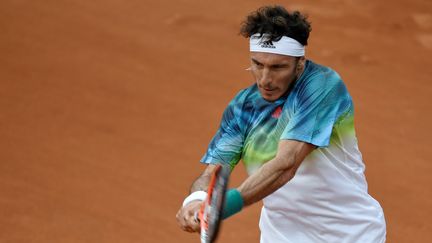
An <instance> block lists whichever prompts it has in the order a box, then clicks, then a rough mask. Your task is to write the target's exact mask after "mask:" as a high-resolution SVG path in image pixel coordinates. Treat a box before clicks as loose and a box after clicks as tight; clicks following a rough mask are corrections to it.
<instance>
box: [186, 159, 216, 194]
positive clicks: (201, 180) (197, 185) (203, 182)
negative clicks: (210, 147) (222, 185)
mask: <svg viewBox="0 0 432 243" xmlns="http://www.w3.org/2000/svg"><path fill="white" fill-rule="evenodd" d="M215 168H216V165H212V164H209V165H207V168H206V169H205V170H204V172H203V173H202V174H201V175H200V176H199V177H198V178H197V179H196V180H195V181H194V182H193V183H192V186H191V188H190V193H192V192H196V191H207V187H208V184H209V181H210V177H211V175H212V173H213V171H214V169H215Z"/></svg>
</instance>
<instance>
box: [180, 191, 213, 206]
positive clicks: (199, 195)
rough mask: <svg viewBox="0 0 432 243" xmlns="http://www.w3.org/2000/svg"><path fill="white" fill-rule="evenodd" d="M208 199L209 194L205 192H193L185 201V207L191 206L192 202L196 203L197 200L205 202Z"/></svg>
mask: <svg viewBox="0 0 432 243" xmlns="http://www.w3.org/2000/svg"><path fill="white" fill-rule="evenodd" d="M206 197H207V192H205V191H195V192H192V193H191V194H190V195H189V196H187V197H186V198H185V200H184V201H183V207H184V206H186V205H187V204H189V203H190V202H192V201H196V200H199V201H204V200H205V198H206Z"/></svg>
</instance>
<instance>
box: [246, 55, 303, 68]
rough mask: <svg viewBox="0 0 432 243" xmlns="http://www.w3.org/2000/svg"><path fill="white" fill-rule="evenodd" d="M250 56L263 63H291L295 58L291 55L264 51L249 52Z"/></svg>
mask: <svg viewBox="0 0 432 243" xmlns="http://www.w3.org/2000/svg"><path fill="white" fill-rule="evenodd" d="M250 57H251V59H253V60H255V61H258V62H259V63H261V64H264V65H275V64H293V63H295V60H296V58H295V57H292V56H286V55H281V54H274V53H266V52H250Z"/></svg>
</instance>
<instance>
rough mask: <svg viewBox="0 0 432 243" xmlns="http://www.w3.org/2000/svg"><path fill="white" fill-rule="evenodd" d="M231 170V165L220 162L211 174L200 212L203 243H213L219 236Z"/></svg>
mask: <svg viewBox="0 0 432 243" xmlns="http://www.w3.org/2000/svg"><path fill="white" fill-rule="evenodd" d="M230 172H231V168H230V166H229V165H226V164H218V165H217V166H216V169H215V170H214V172H213V174H212V176H211V179H210V183H209V185H208V190H207V198H206V199H205V200H204V202H203V204H202V205H201V210H200V212H199V213H198V218H199V220H200V227H201V243H213V242H214V241H215V240H216V237H217V236H218V232H219V228H220V224H221V220H222V210H223V207H224V203H225V192H226V190H227V186H228V179H229V175H230Z"/></svg>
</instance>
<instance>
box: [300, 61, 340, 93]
mask: <svg viewBox="0 0 432 243" xmlns="http://www.w3.org/2000/svg"><path fill="white" fill-rule="evenodd" d="M301 78H303V81H304V85H314V86H330V87H331V86H334V85H340V84H343V81H342V78H341V76H340V75H339V74H338V73H337V72H336V71H335V70H333V69H332V68H330V67H327V66H323V65H320V64H317V63H315V62H313V61H311V60H308V61H307V64H306V68H305V71H304V73H303V75H302V76H301Z"/></svg>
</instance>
